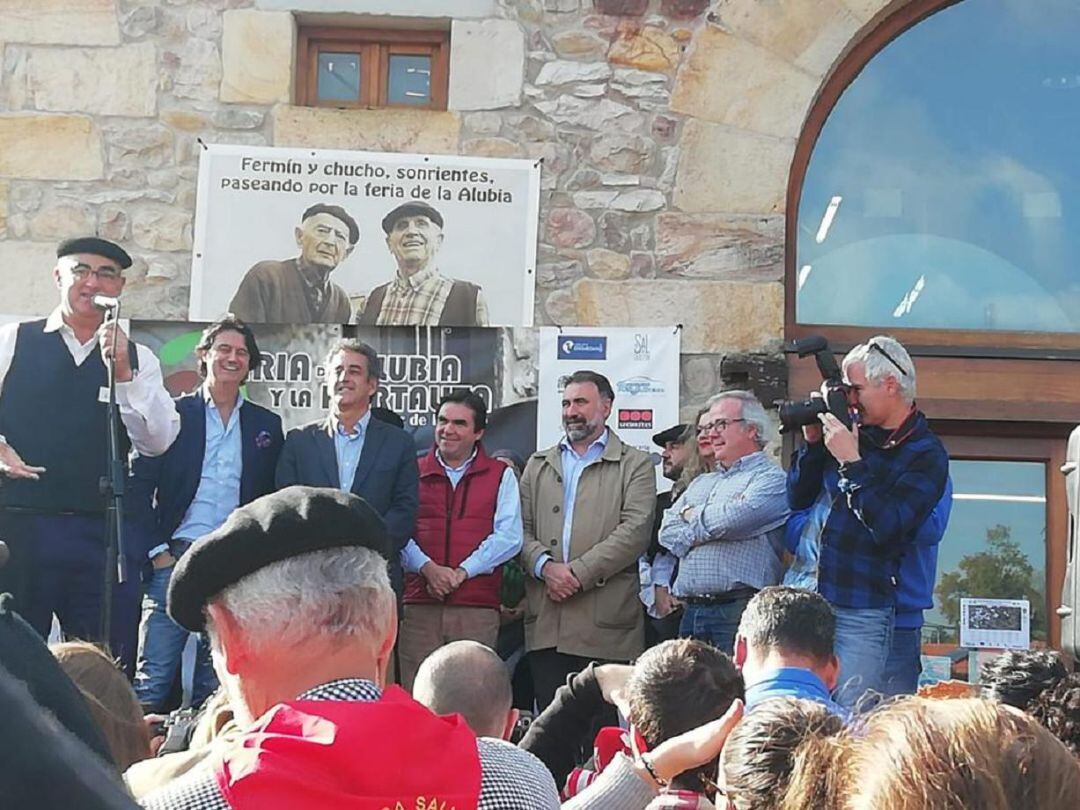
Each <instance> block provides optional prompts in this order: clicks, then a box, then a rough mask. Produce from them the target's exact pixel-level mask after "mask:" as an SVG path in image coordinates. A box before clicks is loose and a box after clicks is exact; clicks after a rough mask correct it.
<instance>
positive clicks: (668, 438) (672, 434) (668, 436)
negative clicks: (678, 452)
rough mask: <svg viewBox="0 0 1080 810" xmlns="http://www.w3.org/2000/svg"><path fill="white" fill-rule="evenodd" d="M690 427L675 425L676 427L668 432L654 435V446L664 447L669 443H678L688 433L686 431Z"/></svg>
mask: <svg viewBox="0 0 1080 810" xmlns="http://www.w3.org/2000/svg"><path fill="white" fill-rule="evenodd" d="M688 427H690V426H689V425H675V427H669V428H668V429H667V430H661V431H660V432H659V433H655V434H653V437H652V440H653V444H655V445H659V446H660V447H664V446H666V445H667V443H668V442H677V441H679V439H680V438H682V435H683V434H684V433H686V429H687V428H688Z"/></svg>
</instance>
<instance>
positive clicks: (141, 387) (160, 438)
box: [0, 307, 180, 464]
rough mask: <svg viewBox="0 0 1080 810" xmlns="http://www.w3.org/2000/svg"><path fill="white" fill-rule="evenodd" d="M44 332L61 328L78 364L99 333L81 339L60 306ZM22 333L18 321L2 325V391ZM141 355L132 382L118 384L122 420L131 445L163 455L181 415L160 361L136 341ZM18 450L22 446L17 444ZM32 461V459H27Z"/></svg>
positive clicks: (0, 334) (0, 331)
mask: <svg viewBox="0 0 1080 810" xmlns="http://www.w3.org/2000/svg"><path fill="white" fill-rule="evenodd" d="M43 331H44V332H59V333H60V337H61V338H63V340H64V345H65V346H67V349H68V351H69V352H71V357H72V359H73V360H74V361H75V365H77V366H81V365H82V364H83V361H85V360H86V358H87V357H89V356H90V354H91V353H92V352H93V351H94V347H95V346H97V343H98V339H97V336H94V337H92V338H91V339H90V340H89V341H88V342H86V343H79V339H78V338H76V337H75V331H74V330H73V329H72V328H71V327H70V326H68V325H67V324H66V323H64V319H63V316H62V315H61V313H60V308H59V307H57V308H56V309H54V310H53V311H52V314H50V315H49V317H48V319H47V320H46V321H45V328H44V330H43ZM18 333H19V324H17V323H9V324H5V325H4V326H0V395H2V394H3V390H4V380H5V379H6V378H7V373H8V369H10V368H11V361H12V359H13V358H14V357H15V341H16V338H17V337H18ZM136 351H137V353H138V357H139V370H138V371H137V372H136V373H135V376H134V377H132V379H131V380H130V381H129V382H118V383H117V384H116V403H117V405H119V407H120V420H121V421H122V422H123V423H124V427H125V428H127V434H128V437H129V438H130V439H131V445H132V447H134V448H135V450H137V451H138V452H139V454H140V455H144V456H160V455H161V454H162V453H164V452H165V451H166V450H168V449H169V445H171V444H172V443H173V440H174V439H175V438H176V435H177V434H178V433H179V432H180V416H179V415H178V414H177V413H176V406H175V405H174V404H173V401H172V397H170V396H169V392H168V391H166V390H165V384H164V381H163V379H162V376H161V363H159V362H158V359H157V357H155V356H154V353H153V352H152V351H150V350H149V349H148V348H146V347H145V346H140V345H136ZM14 449H15V452H18V451H19V448H18V447H16V448H14ZM26 463H27V464H33V463H34V460H33V459H26Z"/></svg>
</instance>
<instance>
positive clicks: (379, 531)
mask: <svg viewBox="0 0 1080 810" xmlns="http://www.w3.org/2000/svg"><path fill="white" fill-rule="evenodd" d="M348 546H361V547H363V548H369V549H371V550H372V551H375V552H378V553H379V554H381V555H382V556H383V557H385V558H386V559H387V560H389V559H390V553H391V543H390V538H389V536H388V535H387V533H386V524H385V523H384V522H383V519H382V517H381V516H380V515H379V513H378V512H376V511H375V509H374V508H373V507H372V506H371V504H369V503H368V502H367V501H365V500H364V499H363V498H359V497H357V496H356V495H352V494H350V493H347V492H341V491H340V490H337V489H329V488H320V487H287V488H285V489H282V490H279V491H278V492H274V493H271V494H270V495H264V496H263V497H261V498H257V499H256V500H254V501H252V502H251V503H249V504H246V505H245V506H241V507H240V508H239V509H236V510H235V511H234V512H233V513H232V514H231V515H229V518H228V520H226V521H225V523H223V524H222V525H221V527H220V528H218V529H216V530H215V531H212V532H211V533H210V534H208V535H206V536H204V537H200V538H199V539H198V540H196V541H195V543H194V544H193V545H192V546H191V548H190V549H189V550H188V551H187V553H185V554H184V556H183V557H181V558H180V562H178V563H177V564H176V569H175V570H174V571H173V575H172V579H171V581H170V582H169V596H168V606H167V608H168V613H169V616H171V617H172V619H173V621H175V622H176V623H177V624H179V625H180V626H181V627H185V628H187V629H188V630H190V631H192V632H200V631H202V630H203V629H204V628H205V625H206V618H205V616H204V614H203V609H204V608H205V607H206V604H207V603H208V602H209V601H210V600H211V599H213V598H214V597H215V596H217V595H218V594H219V593H221V592H222V591H223V590H225V589H226V588H228V587H229V586H230V585H234V584H236V583H237V582H239V581H240V580H242V579H243V578H244V577H246V576H249V575H251V574H254V573H255V572H256V571H258V570H259V569H260V568H265V567H266V566H268V565H270V564H271V563H275V562H279V561H281V560H287V559H289V558H290V557H299V556H300V555H302V554H308V553H310V552H312V551H325V550H328V549H333V548H343V547H348Z"/></svg>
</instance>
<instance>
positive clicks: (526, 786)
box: [142, 679, 559, 810]
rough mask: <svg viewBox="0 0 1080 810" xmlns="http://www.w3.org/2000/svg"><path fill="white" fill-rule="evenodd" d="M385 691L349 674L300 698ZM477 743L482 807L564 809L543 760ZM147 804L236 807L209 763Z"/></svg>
mask: <svg viewBox="0 0 1080 810" xmlns="http://www.w3.org/2000/svg"><path fill="white" fill-rule="evenodd" d="M381 696H382V692H381V691H380V690H379V688H378V687H377V686H376V685H375V684H374V683H372V682H371V681H366V680H360V679H344V680H338V681H332V682H330V683H327V684H323V685H322V686H317V687H315V688H314V689H311V690H309V691H307V692H305V693H304V694H302V695H300V698H299V699H301V700H378V699H379V698H380V697H381ZM476 745H477V750H478V753H479V755H480V771H481V778H480V803H479V805H478V807H479V810H558V807H559V793H558V790H557V789H556V788H555V780H554V779H553V778H552V776H551V774H550V773H549V772H548V770H547V768H545V767H544V765H543V763H541V762H540V760H538V759H537V758H536V757H534V756H533V755H532V754H530V753H528V752H527V751H522V750H521V749H520V748H517V747H516V746H513V745H511V744H510V743H507V742H503V741H502V740H496V739H492V738H490V737H480V738H479V739H478V740H477V743H476ZM142 803H143V807H145V808H146V810H232V808H230V806H229V804H228V802H226V801H225V797H224V796H222V794H221V791H220V790H219V789H218V786H217V781H216V779H215V778H214V772H213V770H212V769H211V768H205V767H203V768H198V769H196V770H194V771H191V772H189V773H187V774H185V775H184V776H182V777H180V778H179V779H176V780H174V781H172V782H170V783H169V784H167V785H165V786H164V787H162V788H160V789H159V790H156V791H154V792H153V793H151V794H150V795H148V796H146V798H144V799H143V802H142ZM244 810H247V808H244ZM298 810H301V809H300V808H298ZM303 810H322V809H321V808H318V809H316V808H303ZM325 810H332V809H331V808H326V809H325Z"/></svg>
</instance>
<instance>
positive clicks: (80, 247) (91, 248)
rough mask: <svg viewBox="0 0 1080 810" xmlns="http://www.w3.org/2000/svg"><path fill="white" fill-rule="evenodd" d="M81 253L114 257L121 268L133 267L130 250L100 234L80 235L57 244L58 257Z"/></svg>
mask: <svg viewBox="0 0 1080 810" xmlns="http://www.w3.org/2000/svg"><path fill="white" fill-rule="evenodd" d="M79 253H91V254H93V255H94V256H104V257H105V258H106V259H112V260H113V261H114V262H116V264H117V265H118V266H119V267H120V269H121V270H127V269H128V268H129V267H131V257H130V256H129V255H128V252H127V251H126V250H124V249H123V248H122V247H120V246H119V245H118V244H116V242H110V241H109V240H108V239H102V238H101V237H98V236H79V237H77V238H75V239H65V240H64V241H63V242H61V243H60V244H59V245H57V246H56V258H58V259H62V258H64V257H65V256H75V255H77V254H79Z"/></svg>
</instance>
